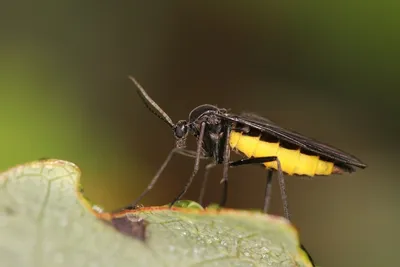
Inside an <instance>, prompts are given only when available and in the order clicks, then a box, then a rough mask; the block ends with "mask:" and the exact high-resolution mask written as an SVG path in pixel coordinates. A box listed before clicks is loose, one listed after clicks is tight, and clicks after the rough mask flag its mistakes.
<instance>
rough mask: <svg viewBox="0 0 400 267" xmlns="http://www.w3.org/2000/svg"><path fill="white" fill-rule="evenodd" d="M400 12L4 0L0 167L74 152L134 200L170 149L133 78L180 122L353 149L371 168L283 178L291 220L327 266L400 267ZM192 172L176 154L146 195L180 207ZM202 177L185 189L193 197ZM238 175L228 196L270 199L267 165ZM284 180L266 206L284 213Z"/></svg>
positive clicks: (370, 7)
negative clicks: (204, 121) (290, 132)
mask: <svg viewBox="0 0 400 267" xmlns="http://www.w3.org/2000/svg"><path fill="white" fill-rule="evenodd" d="M399 8H400V4H399V2H395V1H393V3H392V4H390V3H389V2H388V3H386V2H379V3H378V2H376V3H375V2H369V1H364V2H362V4H361V3H358V4H356V3H353V2H352V1H351V2H346V3H336V2H335V3H326V2H324V3H322V2H307V3H305V2H302V3H301V4H300V3H280V2H279V3H278V2H274V3H272V2H267V1H229V2H227V1H225V2H223V1H218V2H216V1H215V2H212V1H208V2H207V1H204V2H200V1H190V2H189V1H181V2H179V1H173V2H167V1H164V2H163V1H158V2H157V1H147V2H145V1H115V2H111V1H109V2H108V3H105V2H104V1H103V2H100V1H85V2H83V1H76V0H70V1H40V2H28V1H14V2H11V1H9V2H4V3H2V4H1V8H0V101H1V102H0V103H1V104H0V122H1V125H2V127H1V131H0V149H1V151H2V153H1V154H0V169H2V170H5V169H7V168H8V167H11V166H13V165H15V164H19V163H24V162H29V161H32V160H35V159H38V158H41V157H51V158H59V159H65V160H69V161H72V162H74V163H76V164H77V165H78V166H80V168H81V169H82V172H83V177H82V183H83V186H84V188H85V192H86V194H87V196H88V197H89V198H91V199H92V200H93V201H94V202H96V203H98V204H99V205H102V206H104V207H105V208H107V209H114V208H118V207H121V206H123V205H126V204H128V203H129V202H130V201H132V200H133V199H134V198H135V197H136V196H138V194H140V192H141V191H142V190H143V189H144V188H145V187H146V185H147V183H148V182H149V181H150V179H151V178H152V176H153V175H154V174H155V173H156V171H157V169H158V167H159V166H160V165H161V163H162V162H163V160H164V158H165V157H166V155H167V154H168V152H169V151H170V149H171V148H172V147H173V146H174V138H173V136H172V133H171V130H170V129H169V128H168V127H167V126H166V125H165V124H164V123H162V122H161V121H160V120H158V119H157V118H156V117H155V116H153V115H152V114H151V113H150V112H148V110H147V109H146V108H145V107H144V105H143V104H142V102H141V100H140V99H139V98H138V96H137V95H136V93H135V87H134V85H133V84H132V82H131V81H130V80H128V78H127V76H128V75H133V76H135V77H136V78H137V79H138V80H139V82H140V83H141V84H142V85H143V87H144V88H145V89H146V90H147V91H148V93H149V94H150V95H151V97H153V98H154V100H156V101H157V102H158V103H159V105H160V106H161V107H162V108H163V109H164V110H165V111H166V112H168V113H169V115H170V116H171V117H172V118H173V119H174V120H178V119H186V118H187V115H188V113H189V112H190V110H191V109H192V108H194V107H195V106H196V105H199V104H203V103H209V104H217V105H218V106H220V107H225V108H231V109H232V111H234V112H241V111H242V110H246V111H253V112H256V113H258V114H260V115H263V116H266V117H268V118H270V119H271V120H273V121H275V122H277V123H279V124H280V125H282V126H284V127H287V128H290V129H294V130H296V131H298V132H301V133H303V134H305V135H308V136H311V137H314V138H317V139H319V140H320V141H323V142H327V143H330V144H332V145H334V146H336V147H338V148H341V149H343V150H345V151H348V152H350V153H352V154H354V155H356V156H357V157H359V158H360V159H361V160H363V161H364V162H365V163H367V164H368V165H369V166H368V168H367V169H365V170H361V171H359V172H356V173H354V174H351V175H343V176H331V177H328V178H322V179H312V180H304V179H299V178H293V177H288V178H287V191H288V192H287V193H288V196H289V205H290V209H291V212H292V216H293V221H294V223H295V224H296V226H297V228H298V229H299V231H300V235H301V238H302V241H303V244H304V245H305V246H306V247H307V248H308V250H309V251H310V252H311V254H312V255H313V257H314V260H315V261H316V262H317V264H318V265H320V266H355V265H357V266H393V265H395V263H396V262H397V263H399V260H398V259H397V258H398V256H397V255H396V254H395V252H396V250H397V247H398V246H397V242H395V241H396V238H399V230H398V229H399V227H398V221H399V219H400V213H399V212H398V211H399V208H398V204H399V200H400V194H398V185H399V182H398V181H399V179H398V177H397V176H398V175H397V168H396V166H395V165H396V164H398V163H397V160H398V148H399V146H398V143H397V142H398V141H397V140H396V138H398V136H399V134H400V132H399V130H400V127H399V116H400V105H399V103H398V102H399V97H400V92H399V89H398V88H399V85H400V79H399V78H400V75H399V74H400V71H399V70H400V53H399V52H400V48H399V47H400V38H399V37H400V31H399V30H400V28H399V26H400V16H398V10H399ZM191 144H192V145H193V141H192V142H191ZM203 164H204V163H203ZM202 166H204V165H202ZM192 168H193V160H192V159H187V158H184V157H181V156H176V157H175V158H174V159H173V161H172V162H171V164H170V165H169V166H168V168H167V169H166V170H165V172H164V173H163V175H162V178H161V180H160V181H159V183H158V184H157V185H156V187H155V188H154V190H153V191H152V192H151V194H149V195H148V196H147V197H146V198H145V199H144V201H143V204H145V205H160V204H165V203H167V202H170V201H171V200H172V199H173V197H174V196H175V195H176V193H177V192H178V191H179V190H180V189H181V188H182V186H183V184H184V183H185V181H186V179H187V178H188V177H189V174H190V172H191V170H192ZM221 171H222V168H220V167H219V168H216V169H215V170H213V171H212V173H211V176H210V183H209V185H208V189H207V194H206V201H207V202H208V203H209V202H218V201H219V199H220V194H221V187H220V186H219V180H220V178H221V174H222V173H221ZM202 175H203V172H202V171H201V172H200V173H199V174H198V176H197V177H196V180H195V183H194V184H193V186H192V187H191V188H190V190H189V192H188V194H187V195H186V196H185V197H184V198H185V199H194V200H197V198H198V194H199V190H200V184H201V180H202ZM229 177H230V188H229V200H228V203H227V205H228V206H229V207H234V208H261V207H262V203H263V190H264V189H263V188H264V185H265V172H264V171H263V169H262V168H258V167H255V166H246V167H241V168H237V169H231V170H230V174H229ZM276 185H277V183H276V181H275V180H274V191H273V200H272V201H273V203H272V204H273V205H272V207H271V212H272V213H275V214H282V210H281V201H280V194H279V190H278V187H277V186H276Z"/></svg>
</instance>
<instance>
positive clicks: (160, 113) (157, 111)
mask: <svg viewBox="0 0 400 267" xmlns="http://www.w3.org/2000/svg"><path fill="white" fill-rule="evenodd" d="M128 77H129V79H131V80H132V82H133V83H134V84H135V85H136V87H137V89H138V90H137V92H138V94H139V96H140V98H141V99H142V100H143V103H144V104H145V105H146V107H147V108H148V109H149V110H150V111H151V112H152V113H153V114H154V115H156V116H157V117H159V118H160V119H161V120H163V121H164V122H166V123H167V124H168V125H169V126H170V127H174V126H175V124H174V123H173V121H172V120H171V118H170V117H169V116H168V115H167V113H165V112H164V110H162V109H161V108H160V107H159V106H158V105H157V103H156V102H155V101H154V100H153V99H151V98H150V96H149V95H148V94H147V93H146V91H145V90H144V89H143V87H142V86H141V85H140V84H139V82H138V81H136V79H135V78H133V77H132V76H128Z"/></svg>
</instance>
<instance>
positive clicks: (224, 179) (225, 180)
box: [219, 125, 232, 207]
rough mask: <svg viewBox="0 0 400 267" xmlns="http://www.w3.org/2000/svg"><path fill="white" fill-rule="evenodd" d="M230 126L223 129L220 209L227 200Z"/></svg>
mask: <svg viewBox="0 0 400 267" xmlns="http://www.w3.org/2000/svg"><path fill="white" fill-rule="evenodd" d="M231 128H232V127H231V125H228V126H226V128H225V134H226V135H225V151H224V161H223V163H222V164H223V165H224V169H223V173H222V181H221V183H224V185H223V193H222V198H221V202H220V204H219V205H220V207H223V206H225V203H226V200H227V198H228V170H229V166H230V163H229V159H230V155H231V154H230V153H231V149H230V146H229V139H230V134H231Z"/></svg>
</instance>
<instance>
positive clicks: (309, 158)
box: [229, 130, 334, 176]
mask: <svg viewBox="0 0 400 267" xmlns="http://www.w3.org/2000/svg"><path fill="white" fill-rule="evenodd" d="M229 145H230V146H231V148H232V149H236V150H238V151H240V152H241V153H243V154H244V155H246V156H247V157H248V158H251V157H254V158H258V157H268V156H276V157H278V159H279V161H280V163H281V168H282V171H284V172H286V173H287V174H289V175H293V174H297V175H308V176H314V175H330V174H332V172H333V167H334V164H333V163H332V162H329V161H324V160H321V159H319V156H313V155H307V154H304V153H301V152H300V149H296V150H295V149H287V148H284V147H281V146H280V144H279V142H274V143H270V142H266V141H263V140H260V136H249V135H246V134H242V133H240V132H236V131H233V130H232V131H231V136H230V140H229ZM264 165H265V166H266V167H267V168H273V169H275V170H277V163H276V161H273V162H266V163H264Z"/></svg>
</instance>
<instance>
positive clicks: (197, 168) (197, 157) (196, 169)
mask: <svg viewBox="0 0 400 267" xmlns="http://www.w3.org/2000/svg"><path fill="white" fill-rule="evenodd" d="M205 128H206V123H205V122H203V123H202V124H201V128H200V135H199V139H198V140H197V151H196V159H195V162H194V168H193V172H192V175H190V177H189V180H188V181H187V183H186V185H185V187H184V188H183V190H182V191H181V192H180V193H179V195H178V196H177V197H175V199H174V200H173V201H172V202H171V204H169V206H170V207H172V206H173V205H174V204H175V202H176V201H178V200H179V199H181V197H182V196H183V195H184V194H185V193H186V191H187V190H188V188H189V186H190V185H191V184H192V182H193V178H194V176H195V175H196V173H197V171H198V170H199V165H200V158H201V147H202V144H203V138H204V130H205Z"/></svg>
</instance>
